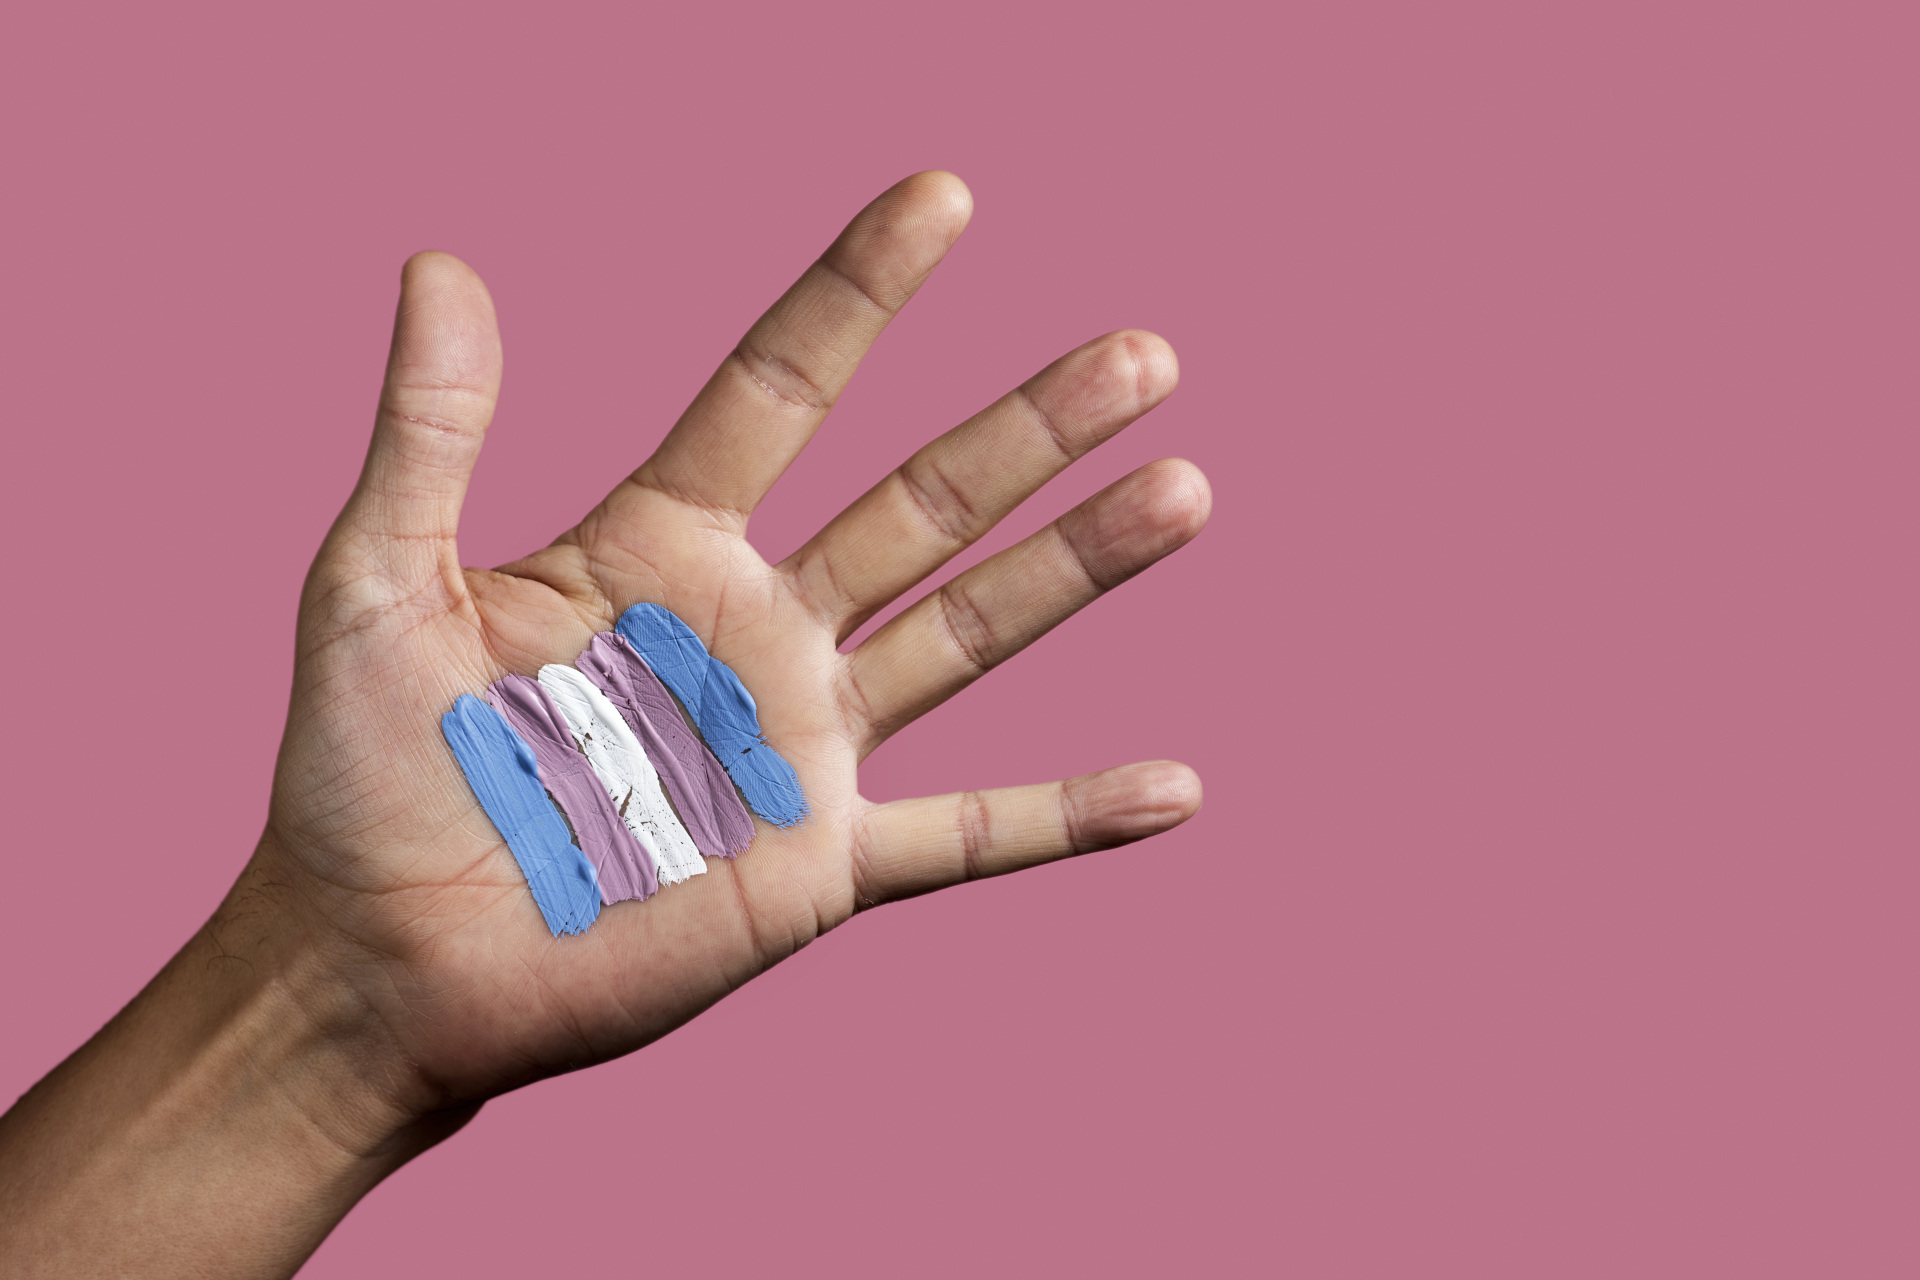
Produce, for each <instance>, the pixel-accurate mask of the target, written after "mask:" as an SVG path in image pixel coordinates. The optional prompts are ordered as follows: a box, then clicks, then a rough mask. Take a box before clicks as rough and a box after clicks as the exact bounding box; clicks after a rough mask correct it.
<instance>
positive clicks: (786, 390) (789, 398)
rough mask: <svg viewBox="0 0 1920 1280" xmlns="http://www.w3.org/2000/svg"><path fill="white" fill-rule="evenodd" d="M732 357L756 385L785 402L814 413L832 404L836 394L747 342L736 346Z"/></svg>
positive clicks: (822, 410) (823, 410) (826, 408)
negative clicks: (823, 389)
mask: <svg viewBox="0 0 1920 1280" xmlns="http://www.w3.org/2000/svg"><path fill="white" fill-rule="evenodd" d="M733 358H734V359H735V360H736V361H738V362H739V365H740V368H741V370H742V371H743V372H744V373H745V374H746V375H747V378H748V379H749V380H750V381H752V382H753V384H754V385H755V386H757V387H759V388H760V389H761V390H762V391H764V392H766V393H767V394H768V395H770V396H772V397H773V398H774V399H776V400H778V401H780V402H781V403H782V404H787V405H792V406H793V407H794V408H796V409H806V410H808V411H810V412H814V413H821V412H825V411H826V410H828V409H831V408H832V407H833V397H831V396H829V395H828V394H827V393H826V392H824V391H822V390H821V389H820V388H819V386H817V385H816V384H815V383H814V381H813V380H812V379H811V378H809V377H807V376H806V375H805V374H804V373H801V372H800V370H798V369H796V368H794V367H793V366H792V365H791V364H788V363H787V362H786V361H784V360H779V359H776V358H775V357H773V356H772V355H769V354H768V353H767V352H765V351H762V350H760V349H759V348H757V347H754V346H751V345H749V344H747V343H744V342H743V343H741V344H740V345H739V346H738V347H736V348H735V349H734V352H733Z"/></svg>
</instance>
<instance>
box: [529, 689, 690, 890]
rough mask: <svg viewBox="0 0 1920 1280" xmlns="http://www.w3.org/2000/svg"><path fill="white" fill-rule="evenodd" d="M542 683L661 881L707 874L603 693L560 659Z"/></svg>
mask: <svg viewBox="0 0 1920 1280" xmlns="http://www.w3.org/2000/svg"><path fill="white" fill-rule="evenodd" d="M540 683H541V685H542V686H544V687H545V689H546V691H547V692H548V693H550V694H552V695H553V700H554V701H555V702H557V703H559V704H560V712H561V714H562V715H564V716H566V718H567V727H568V728H569V729H570V730H572V731H573V741H574V743H575V745H577V746H578V747H579V748H580V751H581V754H582V755H584V756H586V758H587V760H588V761H589V762H590V763H591V764H592V765H593V771H594V772H595V773H596V774H598V775H599V777H600V785H602V786H604V787H605V788H606V789H607V794H608V795H609V796H612V797H613V807H614V808H616V809H618V810H619V811H620V816H621V818H623V819H624V820H625V821H626V824H627V829H628V830H629V831H631V832H633V835H634V839H636V840H638V841H639V842H640V843H641V844H643V845H645V846H646V848H647V852H648V853H650V854H652V855H653V862H654V865H655V866H656V867H657V868H658V869H659V872H660V883H661V884H678V883H679V882H680V881H682V880H685V879H687V878H688V877H689V876H698V875H705V874H706V871H707V863H706V860H705V859H704V858H702V857H701V856H700V851H699V850H698V849H696V848H695V847H694V844H693V840H692V838H691V837H689V836H688V835H687V829H686V828H685V827H683V826H681V825H680V819H679V818H678V817H677V816H676V815H675V814H674V812H673V806H672V805H670V804H668V803H667V797H666V793H664V792H663V791H661V790H660V775H659V774H658V773H656V772H654V768H653V762H652V761H651V760H649V759H647V753H646V751H645V750H644V749H643V748H642V747H641V746H640V739H638V738H636V737H634V736H633V730H632V729H629V728H628V727H627V722H626V721H625V720H623V719H622V718H621V717H620V712H619V710H618V709H617V708H615V707H614V705H613V704H612V703H611V702H609V701H607V695H606V694H604V693H602V692H600V690H599V689H598V688H596V687H595V686H594V683H593V682H592V681H591V680H589V679H587V678H586V677H585V676H583V675H581V674H580V673H579V672H578V671H575V670H574V669H573V668H572V667H567V666H562V665H560V664H559V663H548V664H547V665H546V666H544V667H542V668H540Z"/></svg>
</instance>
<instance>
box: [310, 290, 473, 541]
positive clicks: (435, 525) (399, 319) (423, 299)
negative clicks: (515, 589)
mask: <svg viewBox="0 0 1920 1280" xmlns="http://www.w3.org/2000/svg"><path fill="white" fill-rule="evenodd" d="M499 395H500V329H499V326H498V324H497V323H496V322H495V320H494V315H493V299H492V298H491V297H489V296H488V294H487V286H486V285H484V284H482V283H481V282H480V277H479V276H478V275H477V274H475V272H474V270H473V268H471V267H469V266H468V265H467V264H466V263H464V262H462V261H460V259H458V258H456V257H454V256H453V255H452V254H447V253H416V254H415V255H414V256H413V257H411V258H409V259H407V265H406V266H405V267H404V268H402V269H401V272H400V309H399V313H398V314H397V315H396V316H395V317H394V322H393V349H392V351H391V352H390V353H389V354H388V356H387V377H386V383H385V385H383V386H382V387H381V389H380V411H379V414H378V415H377V417H376V418H375V420H374V427H373V443H372V444H371V445H370V446H369V447H368V449H367V462H366V466H365V467H364V468H362V470H361V472H360V483H359V484H358V485H357V486H356V487H355V488H354V491H353V497H352V498H351V499H349V500H348V502H347V508H346V510H345V511H344V512H342V513H341V525H342V526H344V531H347V532H349V533H350V535H357V538H356V540H363V541H365V542H368V543H373V544H376V545H377V544H381V543H411V544H414V548H415V549H417V550H423V551H424V550H428V549H429V548H432V549H433V551H434V554H430V555H426V556H415V555H400V556H382V557H381V560H382V561H383V562H385V563H386V564H387V565H388V566H390V570H391V569H392V568H397V567H398V566H399V565H402V564H408V563H421V562H426V563H434V562H437V561H438V559H439V554H438V553H439V552H444V551H446V550H448V549H450V548H451V546H452V543H453V537H454V533H455V531H456V530H457V529H458V527H459V523H460V504H461V501H462V500H463V499H464V498H465V497H466V492H467V480H468V478H469V477H470V476H471V475H472V474H473V464H474V462H475V461H476V460H477V459H478V458H479V456H480V444H481V441H482V440H483V439H484V438H485V437H486V433H487V424H488V423H489V422H491V421H492V420H493V406H494V402H495V401H496V400H497V399H498V398H499ZM436 543H437V544H440V545H439V546H438V547H435V546H434V544H436ZM390 549H392V548H390ZM423 567H425V566H424V565H423Z"/></svg>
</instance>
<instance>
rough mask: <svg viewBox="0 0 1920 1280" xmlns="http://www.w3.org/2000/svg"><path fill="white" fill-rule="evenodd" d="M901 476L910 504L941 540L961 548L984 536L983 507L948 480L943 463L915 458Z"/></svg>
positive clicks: (903, 469) (901, 471)
mask: <svg viewBox="0 0 1920 1280" xmlns="http://www.w3.org/2000/svg"><path fill="white" fill-rule="evenodd" d="M898 475H899V477H900V484H901V486H902V487H903V488H905V490H906V492H907V501H908V502H909V503H911V504H912V506H913V509H914V510H915V511H916V512H918V513H919V516H920V518H921V520H922V521H923V522H925V523H926V525H927V526H928V527H929V528H931V529H932V530H933V531H934V533H935V534H937V535H938V536H939V537H941V538H942V539H944V540H945V541H947V542H949V543H952V544H953V545H954V546H955V547H956V548H959V547H964V546H966V545H968V544H969V543H971V542H972V541H973V540H974V539H975V538H977V537H979V536H980V525H981V518H980V511H979V508H977V507H976V506H974V504H973V501H972V499H970V498H969V497H968V496H967V492H966V490H965V489H963V488H962V487H961V486H959V485H957V484H955V483H954V482H953V481H952V480H950V479H949V478H948V477H947V474H946V472H944V471H942V470H941V469H940V464H939V463H937V462H934V461H933V460H932V459H930V458H924V457H923V458H916V459H912V460H910V461H909V462H908V463H907V464H906V465H905V466H903V467H901V468H900V470H899V472H898Z"/></svg>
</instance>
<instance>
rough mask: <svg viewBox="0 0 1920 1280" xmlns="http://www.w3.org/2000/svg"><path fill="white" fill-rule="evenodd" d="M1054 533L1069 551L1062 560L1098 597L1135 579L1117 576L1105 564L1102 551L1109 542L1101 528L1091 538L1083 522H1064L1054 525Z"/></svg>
mask: <svg viewBox="0 0 1920 1280" xmlns="http://www.w3.org/2000/svg"><path fill="white" fill-rule="evenodd" d="M1054 532H1055V534H1056V535H1057V536H1058V537H1059V539H1060V544H1061V546H1062V547H1063V548H1064V549H1065V554H1064V555H1063V556H1062V559H1063V560H1064V561H1065V562H1066V563H1067V564H1068V565H1070V566H1072V568H1073V571H1074V572H1075V573H1077V574H1079V575H1080V576H1081V577H1082V578H1084V579H1086V585H1087V587H1088V589H1090V590H1091V591H1092V592H1093V594H1094V595H1104V594H1105V593H1107V592H1109V591H1111V590H1113V589H1114V588H1115V587H1117V586H1119V585H1120V584H1121V583H1122V582H1125V581H1126V580H1127V579H1128V578H1129V577H1131V576H1133V575H1132V574H1130V573H1126V572H1120V573H1116V572H1114V571H1113V570H1112V568H1111V567H1109V566H1106V565H1103V564H1102V563H1101V560H1102V559H1103V557H1102V556H1101V555H1100V554H1099V551H1100V549H1101V548H1102V547H1104V545H1105V543H1106V540H1105V539H1103V538H1102V537H1101V536H1100V535H1099V531H1098V529H1097V528H1096V529H1095V530H1094V531H1093V534H1092V536H1089V534H1088V532H1087V531H1086V530H1085V529H1084V528H1082V525H1081V522H1079V521H1073V520H1071V519H1063V520H1061V521H1060V522H1059V523H1058V524H1056V525H1054Z"/></svg>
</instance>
